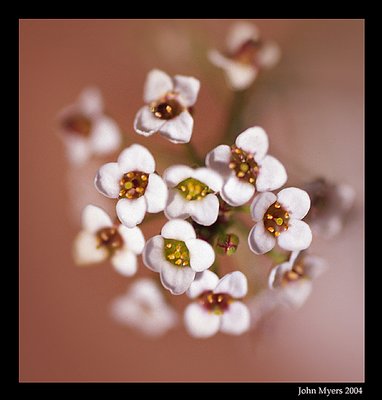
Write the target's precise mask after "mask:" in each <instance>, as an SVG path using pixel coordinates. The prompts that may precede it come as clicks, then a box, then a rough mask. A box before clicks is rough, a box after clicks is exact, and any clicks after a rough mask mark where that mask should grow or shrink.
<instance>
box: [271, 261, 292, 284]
mask: <svg viewBox="0 0 382 400" xmlns="http://www.w3.org/2000/svg"><path fill="white" fill-rule="evenodd" d="M292 267H293V265H292V264H291V263H290V261H286V262H283V263H282V264H279V265H277V266H276V267H274V268H272V269H271V272H270V273H269V277H268V286H269V288H270V289H276V288H278V287H280V286H281V281H282V278H283V276H284V274H285V272H287V271H290V270H291V269H292Z"/></svg>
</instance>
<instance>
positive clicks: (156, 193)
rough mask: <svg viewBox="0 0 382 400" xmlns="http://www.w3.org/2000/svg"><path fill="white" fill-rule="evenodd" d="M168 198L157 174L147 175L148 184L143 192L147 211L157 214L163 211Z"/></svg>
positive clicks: (162, 182) (163, 184) (165, 188)
mask: <svg viewBox="0 0 382 400" xmlns="http://www.w3.org/2000/svg"><path fill="white" fill-rule="evenodd" d="M167 197H168V189H167V186H166V184H165V183H164V181H163V179H162V178H161V177H160V176H159V175H157V174H150V175H149V183H148V185H147V188H146V191H145V199H146V203H147V211H148V212H149V213H157V212H160V211H163V210H164V208H165V206H166V203H167Z"/></svg>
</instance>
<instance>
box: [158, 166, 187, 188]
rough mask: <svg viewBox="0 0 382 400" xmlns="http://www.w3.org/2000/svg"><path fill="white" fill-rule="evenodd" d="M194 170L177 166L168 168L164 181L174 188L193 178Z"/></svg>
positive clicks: (164, 173) (164, 174) (165, 171)
mask: <svg viewBox="0 0 382 400" xmlns="http://www.w3.org/2000/svg"><path fill="white" fill-rule="evenodd" d="M193 173H194V170H193V169H192V168H190V167H187V166H186V165H181V164H176V165H172V166H171V167H168V168H166V169H165V170H164V172H163V179H164V181H165V182H166V184H167V186H168V187H171V188H172V187H174V186H176V185H177V184H178V183H180V182H182V181H184V180H185V179H187V178H191V177H192V174H193Z"/></svg>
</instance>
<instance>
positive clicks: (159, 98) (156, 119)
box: [134, 69, 200, 143]
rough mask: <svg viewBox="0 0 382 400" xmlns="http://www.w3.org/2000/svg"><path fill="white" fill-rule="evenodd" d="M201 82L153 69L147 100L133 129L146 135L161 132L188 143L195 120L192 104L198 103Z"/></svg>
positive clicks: (148, 84)
mask: <svg viewBox="0 0 382 400" xmlns="http://www.w3.org/2000/svg"><path fill="white" fill-rule="evenodd" d="M199 88H200V82H199V81H198V80H197V79H195V78H193V77H188V76H182V75H175V76H174V78H171V77H170V76H168V75H167V74H166V73H165V72H163V71H160V70H158V69H153V70H152V71H150V72H149V74H148V76H147V79H146V83H145V88H144V96H143V97H144V101H145V103H146V105H145V106H143V107H142V108H141V109H140V110H139V111H138V113H137V115H136V117H135V120H134V130H135V131H136V132H137V133H138V134H140V135H143V136H151V135H152V134H154V133H155V132H159V133H160V134H161V135H162V136H164V137H165V138H167V139H168V140H170V142H173V143H188V142H189V141H190V139H191V135H192V129H193V125H194V120H193V118H192V115H191V113H190V108H191V107H192V106H193V105H194V104H195V102H196V99H197V96H198V93H199Z"/></svg>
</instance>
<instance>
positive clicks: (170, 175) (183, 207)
mask: <svg viewBox="0 0 382 400" xmlns="http://www.w3.org/2000/svg"><path fill="white" fill-rule="evenodd" d="M163 179H164V180H165V182H166V184H167V186H168V187H169V189H170V190H169V196H168V201H167V205H166V208H165V210H164V212H165V214H166V217H167V218H169V219H171V218H182V219H186V218H189V217H191V218H192V219H193V220H194V221H195V222H197V223H198V224H200V225H205V226H209V225H212V224H213V223H214V222H215V221H216V220H217V218H218V215H219V200H218V198H217V196H216V195H215V194H216V193H217V192H219V191H220V190H221V187H222V184H223V180H222V178H221V176H220V175H219V174H218V173H217V172H215V171H213V170H212V169H209V168H196V169H192V168H190V167H187V166H186V165H173V166H171V167H169V168H167V169H166V170H165V171H164V172H163Z"/></svg>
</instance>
